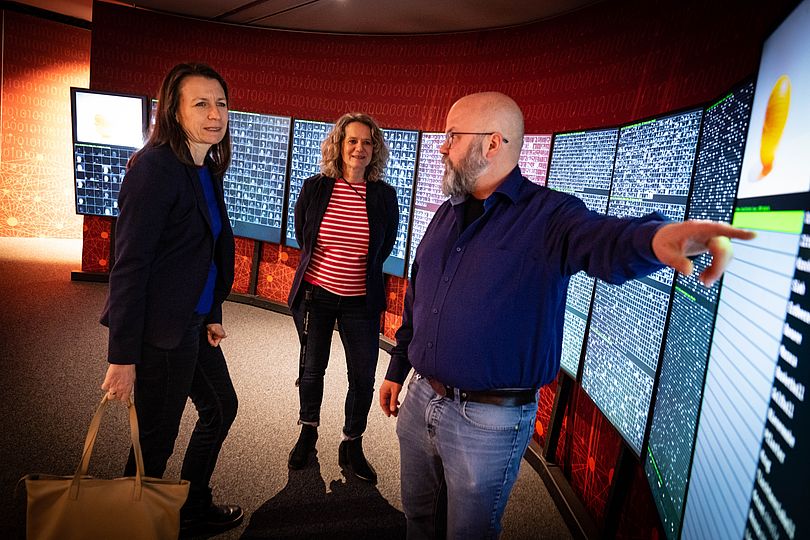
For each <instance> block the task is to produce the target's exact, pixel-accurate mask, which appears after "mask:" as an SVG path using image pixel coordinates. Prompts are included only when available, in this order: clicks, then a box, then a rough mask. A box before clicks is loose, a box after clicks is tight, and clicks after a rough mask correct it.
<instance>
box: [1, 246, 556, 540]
mask: <svg viewBox="0 0 810 540" xmlns="http://www.w3.org/2000/svg"><path fill="white" fill-rule="evenodd" d="M80 258H81V243H80V242H79V241H73V240H52V239H20V238H0V299H2V301H3V307H2V308H1V309H0V503H1V504H0V537H2V538H22V537H23V535H24V526H25V489H24V487H23V486H19V489H17V490H16V492H15V487H17V481H18V480H19V479H20V478H21V477H22V476H23V475H25V474H27V473H50V474H72V473H73V472H74V470H75V468H76V466H77V465H78V461H79V457H80V453H81V447H82V444H83V441H84V437H85V434H86V429H87V426H88V424H89V421H90V418H91V417H92V414H93V412H94V410H95V407H96V405H97V404H98V401H99V400H100V399H101V396H102V394H103V393H102V391H101V390H100V385H101V382H102V380H103V376H104V372H105V369H106V362H105V354H106V338H107V332H106V329H105V328H103V327H102V326H101V325H99V324H98V315H99V313H100V311H101V308H102V305H103V303H104V298H105V295H106V285H105V284H98V283H87V282H76V281H71V280H70V271H71V270H77V269H78V268H79V267H80ZM224 318H225V320H224V325H225V329H226V331H227V332H228V333H229V337H228V338H227V339H226V340H225V341H224V343H223V349H224V351H225V354H226V357H227V358H228V364H229V367H230V370H231V376H232V378H233V381H234V385H235V386H236V390H237V393H238V395H239V400H240V401H239V414H238V416H237V419H236V422H235V423H234V425H233V427H232V429H231V433H230V436H229V438H228V440H226V441H225V445H224V447H223V449H222V453H221V455H220V460H219V463H218V465H217V470H216V472H215V473H214V478H213V485H214V497H215V499H216V500H218V501H220V502H228V503H236V504H240V505H241V506H242V507H243V508H244V509H245V511H246V518H245V522H244V523H243V524H242V525H241V526H240V527H239V528H237V529H234V530H233V531H229V532H228V533H225V534H223V535H221V536H220V537H218V538H240V537H241V538H251V539H253V538H273V539H280V538H286V539H304V538H324V539H325V538H329V539H341V538H363V539H365V538H368V539H371V538H390V539H393V538H404V535H405V531H404V523H405V519H404V516H403V515H402V511H401V504H400V496H399V448H398V443H397V439H396V435H395V432H394V428H395V423H394V420H393V419H389V418H386V417H385V416H384V415H383V414H382V413H381V412H380V411H379V409H378V408H377V406H376V401H375V405H374V409H372V411H371V415H370V418H369V427H368V431H367V432H366V435H365V437H364V440H363V445H364V448H365V449H366V454H367V456H368V457H369V460H370V461H371V462H372V463H373V464H374V466H375V467H376V469H377V471H378V473H379V477H380V481H379V483H378V485H377V486H371V485H369V484H366V483H364V482H361V481H359V480H355V479H352V478H348V479H347V478H346V477H345V476H343V475H342V474H341V471H340V468H339V467H338V464H337V447H338V444H339V443H340V426H341V424H342V410H343V405H342V404H343V398H344V396H345V391H346V378H345V358H344V356H343V351H342V348H341V346H340V340H339V338H337V336H336V337H335V339H334V341H333V349H332V357H331V361H330V366H329V369H328V371H327V381H326V392H325V396H324V408H323V412H322V420H321V424H322V425H321V428H320V431H319V432H320V438H319V441H318V450H319V453H318V460H317V462H316V463H313V464H312V465H311V466H310V467H308V468H306V469H304V470H302V471H290V470H289V469H288V468H287V466H286V460H287V454H288V452H289V450H290V448H291V447H292V445H293V444H294V442H295V439H296V437H297V434H298V426H296V424H295V420H296V418H297V410H298V400H297V391H296V389H295V387H294V386H293V382H294V380H295V377H296V373H297V338H296V336H295V332H294V329H293V324H292V321H291V320H290V318H289V317H288V316H285V315H281V314H278V313H273V312H270V311H266V310H262V309H259V308H256V307H251V306H247V305H243V304H235V303H230V302H228V303H226V305H225V309H224ZM387 365H388V355H387V354H385V353H384V352H382V351H381V352H380V362H379V367H378V371H377V380H378V381H380V380H382V378H383V376H384V373H385V368H386V367H387ZM116 405H118V404H116ZM193 412H194V411H193V407H192V406H191V404H189V407H188V408H187V409H186V415H185V416H184V419H183V425H182V427H181V433H180V437H179V438H178V441H177V448H178V449H179V450H180V451H178V452H176V453H175V455H174V456H173V457H172V459H171V460H170V462H169V467H168V470H167V472H166V476H167V477H179V472H180V463H181V460H182V449H184V448H185V445H186V443H187V441H188V437H189V436H190V433H191V429H192V427H193V421H194V415H193ZM128 439H129V430H128V425H127V423H126V414H125V408H124V407H123V406H115V407H111V408H110V411H109V413H108V415H107V417H106V418H105V421H104V423H103V424H102V430H101V433H100V435H99V439H98V442H97V444H96V449H95V452H94V455H93V460H92V461H91V465H90V468H91V473H92V474H94V475H96V476H100V477H114V476H119V475H120V473H121V470H122V468H123V464H124V461H125V459H126V454H127V450H128V447H129V442H128ZM503 524H504V533H503V535H502V538H503V539H507V540H508V539H529V538H571V535H570V533H569V531H568V529H567V527H566V525H565V523H564V522H563V520H562V518H561V516H560V514H559V512H558V510H557V509H556V507H555V506H554V504H553V502H552V501H551V499H550V497H549V495H548V493H547V491H546V489H545V487H544V485H543V482H542V481H541V480H540V478H539V476H538V475H537V474H536V473H535V471H534V470H533V469H532V468H531V466H530V465H528V464H527V463H526V462H525V461H524V463H523V466H522V468H521V472H520V476H519V477H518V481H517V484H516V486H515V489H514V491H513V494H512V498H511V500H510V502H509V505H508V506H507V509H506V515H505V517H504V521H503Z"/></svg>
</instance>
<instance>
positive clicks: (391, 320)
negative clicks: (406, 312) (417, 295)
mask: <svg viewBox="0 0 810 540" xmlns="http://www.w3.org/2000/svg"><path fill="white" fill-rule="evenodd" d="M407 289H408V280H406V279H404V278H401V277H397V276H389V277H388V281H387V283H386V285H385V300H386V306H385V313H383V329H382V334H383V335H384V336H385V337H387V338H388V339H390V340H394V334H396V333H397V330H399V327H400V325H401V324H402V307H403V306H404V305H405V291H406V290H407Z"/></svg>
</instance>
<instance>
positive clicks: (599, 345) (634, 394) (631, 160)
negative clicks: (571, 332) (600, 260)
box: [582, 109, 703, 456]
mask: <svg viewBox="0 0 810 540" xmlns="http://www.w3.org/2000/svg"><path fill="white" fill-rule="evenodd" d="M702 116H703V110H702V109H698V110H693V111H688V112H684V113H679V114H674V115H670V116H667V117H661V118H657V119H654V120H649V121H645V122H639V123H636V124H633V125H630V126H626V127H623V128H622V129H621V131H620V133H619V143H618V149H617V152H616V164H615V167H614V171H613V184H612V187H611V195H610V201H609V203H608V214H610V215H613V216H620V217H635V216H642V215H644V214H647V213H649V212H652V211H658V212H660V213H662V214H663V215H665V216H666V217H668V218H669V219H671V220H675V221H681V220H683V217H684V214H685V212H686V202H687V197H688V195H689V187H690V183H691V179H692V167H693V165H694V160H695V151H696V149H697V140H698V133H699V130H700V120H701V117H702ZM673 274H674V270H672V269H671V268H664V269H662V270H659V271H658V272H655V273H654V274H651V275H650V276H648V277H644V278H641V279H637V280H633V281H629V282H627V283H625V284H624V285H621V286H617V285H609V284H607V283H605V282H603V281H597V283H596V292H595V293H594V301H593V307H592V308H591V323H590V328H589V331H588V338H587V343H586V347H585V360H584V364H583V368H582V388H583V389H584V390H585V392H586V393H587V394H588V395H589V396H590V397H591V399H593V401H594V403H595V404H596V406H597V407H599V409H600V410H601V411H602V412H603V413H604V415H605V416H606V417H607V418H608V420H610V422H611V423H612V424H613V425H614V426H615V427H616V429H617V430H618V431H619V433H620V434H621V436H622V437H623V438H624V440H625V441H626V442H627V444H628V445H629V446H630V448H632V449H633V451H634V452H635V453H636V454H638V455H639V456H640V455H641V453H642V448H643V445H644V438H645V433H646V428H647V423H648V419H649V413H650V399H651V398H652V390H653V384H654V381H655V374H656V371H657V369H658V358H659V356H660V352H661V340H662V338H663V334H664V323H665V322H666V318H667V310H668V307H669V297H670V293H671V290H672V280H673V277H674V275H673Z"/></svg>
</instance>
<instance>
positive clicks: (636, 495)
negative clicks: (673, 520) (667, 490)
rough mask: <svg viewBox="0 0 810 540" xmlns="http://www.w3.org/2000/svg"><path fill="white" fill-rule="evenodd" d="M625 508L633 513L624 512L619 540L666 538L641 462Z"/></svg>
mask: <svg viewBox="0 0 810 540" xmlns="http://www.w3.org/2000/svg"><path fill="white" fill-rule="evenodd" d="M624 508H627V509H630V508H632V512H622V514H621V518H620V521H619V531H618V533H617V534H616V538H617V539H622V540H659V539H664V538H666V533H664V529H663V527H662V526H661V521H660V520H659V519H658V510H657V509H656V508H655V502H654V501H653V498H652V493H651V492H650V486H649V484H648V483H647V476H646V475H645V474H644V467H643V466H642V465H641V463H640V462H639V463H638V464H637V465H635V467H634V470H633V483H632V485H631V487H630V493H629V494H628V495H627V500H626V501H625V503H624Z"/></svg>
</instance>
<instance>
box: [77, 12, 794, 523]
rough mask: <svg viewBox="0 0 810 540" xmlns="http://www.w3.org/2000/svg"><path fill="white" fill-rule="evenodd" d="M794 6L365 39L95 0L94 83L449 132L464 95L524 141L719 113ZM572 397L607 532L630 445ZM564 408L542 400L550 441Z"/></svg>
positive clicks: (645, 496) (294, 256)
mask: <svg viewBox="0 0 810 540" xmlns="http://www.w3.org/2000/svg"><path fill="white" fill-rule="evenodd" d="M662 4H666V8H665V7H664V6H662ZM789 4H790V2H788V1H780V2H778V6H779V9H774V6H773V5H769V6H767V7H765V6H762V5H756V4H755V3H748V2H743V3H740V2H733V1H731V0H723V1H718V2H701V3H698V2H687V3H683V2H681V3H675V2H645V1H643V0H628V1H614V2H602V3H600V4H597V5H595V6H592V7H589V8H587V9H584V10H581V11H577V12H575V13H572V14H569V15H565V16H561V17H558V18H555V19H552V20H549V21H546V22H540V23H535V24H531V25H527V26H523V27H519V28H513V29H508V30H499V31H486V32H471V33H463V34H452V35H436V36H408V37H387V36H365V37H359V36H341V35H318V34H302V33H292V32H280V31H269V30H258V29H249V28H242V27H238V26H229V25H220V24H214V23H206V22H200V21H194V20H190V19H185V18H175V17H171V16H164V15H157V14H152V13H148V12H145V11H140V10H135V9H130V8H126V7H122V6H115V5H110V4H104V3H99V2H96V3H95V4H94V12H93V13H94V23H93V26H94V29H93V39H92V52H91V78H90V84H91V87H92V88H95V89H99V90H109V91H118V92H132V93H139V94H144V93H145V94H148V95H150V96H154V94H155V91H156V89H157V87H158V85H159V83H160V80H161V78H162V76H163V75H164V74H165V73H166V71H167V70H168V69H169V68H170V67H171V66H172V65H174V64H176V63H178V62H182V61H204V62H208V63H210V64H212V65H213V66H214V67H215V68H216V69H217V70H218V71H220V72H221V73H222V74H223V76H224V77H225V78H226V80H227V81H228V82H229V85H230V87H231V103H230V105H231V107H232V108H233V109H236V110H241V111H250V112H259V113H270V114H277V115H284V116H292V117H295V118H303V119H312V120H326V121H333V120H334V119H336V118H337V117H338V116H340V115H341V114H343V113H345V112H347V111H358V110H359V111H363V112H367V113H369V114H371V115H373V116H374V117H376V119H377V120H378V121H379V123H380V124H381V125H382V126H383V127H387V128H403V129H419V130H425V131H443V130H444V115H445V113H446V112H447V110H448V108H449V107H450V105H451V104H452V103H453V101H455V100H456V99H457V98H458V97H460V96H462V95H465V94H468V93H471V92H476V91H482V90H497V91H502V92H504V93H506V94H508V95H510V96H512V97H513V98H514V99H515V100H516V101H517V102H518V103H519V104H520V106H521V107H522V109H523V111H524V113H525V116H526V131H527V133H550V132H559V131H566V130H575V129H586V128H595V127H602V126H613V125H617V124H621V123H625V122H629V121H632V120H637V119H640V118H644V117H648V116H652V115H656V114H660V113H664V112H668V111H672V110H676V109H679V108H683V107H687V106H693V105H697V104H700V103H703V102H706V101H708V100H710V99H714V98H715V97H717V96H718V95H719V94H721V93H722V92H724V91H726V90H728V89H729V88H730V87H731V86H732V85H733V84H735V83H736V82H738V81H739V80H741V79H742V78H744V77H746V76H748V75H750V74H752V73H753V72H754V71H755V69H756V66H757V62H758V57H759V48H760V44H761V42H762V39H763V37H764V36H765V35H766V33H767V32H768V31H769V30H770V29H771V26H772V25H773V24H774V23H775V21H777V20H779V19H780V18H781V17H782V16H784V14H785V13H786V11H787V8H786V6H788V5H789ZM656 10H657V11H656ZM85 224H86V226H85V230H86V234H85V244H84V245H85V248H84V249H85V252H87V253H92V254H98V253H104V252H105V249H109V248H108V243H109V239H108V238H103V234H102V233H103V232H105V231H109V225H110V224H109V222H108V221H105V220H103V219H100V218H85ZM88 231H89V232H88ZM253 246H254V242H253V241H252V240H246V239H241V240H240V241H239V242H238V244H237V263H236V264H237V271H236V275H237V281H236V284H235V290H236V291H237V292H246V291H247V288H248V280H249V277H250V269H251V265H252V263H253V261H252V258H253V253H254V249H253ZM260 253H261V255H260V257H261V260H260V261H259V265H258V267H259V272H258V284H257V294H258V295H259V296H261V297H264V298H267V299H270V300H273V301H276V302H279V303H284V302H286V296H287V291H288V290H289V287H290V284H291V281H292V274H293V272H294V269H295V266H296V264H297V262H298V252H297V250H294V249H290V248H287V247H284V246H278V245H273V244H265V245H263V246H262V249H261V251H260ZM98 259H99V257H96V256H93V257H86V258H85V259H84V260H83V269H84V270H97V271H106V270H107V268H104V267H99V266H98V265H97V264H95V262H94V261H97V260H98ZM405 287H406V282H405V281H404V280H403V279H400V278H396V277H391V278H389V281H388V308H387V310H386V314H385V324H384V333H385V335H386V336H388V337H392V336H393V332H394V331H395V330H396V328H397V326H398V325H399V322H400V320H401V319H400V312H401V307H402V302H403V299H404V293H405ZM575 400H576V405H577V406H576V408H575V409H574V410H573V417H568V416H567V417H566V420H565V424H564V427H563V435H562V439H561V441H560V447H559V449H558V453H557V456H558V460H560V462H561V463H563V464H565V465H566V469H567V470H568V471H570V474H569V480H570V482H571V484H572V486H573V487H574V489H575V491H576V492H577V493H578V494H579V495H580V497H581V498H582V500H583V502H584V503H585V505H586V507H587V508H588V509H589V511H590V512H591V514H592V516H593V517H594V519H595V520H596V521H597V524H598V525H601V524H602V520H603V518H604V509H605V501H606V497H607V493H608V491H609V489H610V484H611V481H612V474H613V466H614V464H615V460H616V456H617V455H618V451H619V448H620V445H621V441H620V439H619V436H618V435H617V434H616V432H615V430H614V429H613V428H612V427H611V426H610V425H609V424H608V422H607V420H605V419H604V417H603V416H602V415H601V414H600V413H599V411H598V410H596V408H595V407H594V406H593V404H592V403H591V402H590V400H589V399H588V397H587V396H586V395H585V394H584V393H582V392H581V391H579V390H578V391H575ZM552 402H553V392H551V390H550V389H544V390H543V393H542V399H541V406H540V410H539V411H538V434H537V435H538V438H539V439H541V440H542V438H543V436H544V435H545V433H543V432H542V430H545V429H546V428H547V425H548V417H549V414H550V410H551V404H552ZM639 469H640V468H639ZM636 472H638V471H636ZM645 482H646V481H645V479H644V478H643V474H642V475H639V474H636V478H635V481H634V484H633V490H632V494H631V497H632V501H631V502H632V504H633V505H634V507H635V509H636V510H635V511H634V518H635V519H630V520H624V521H623V522H622V524H621V530H620V536H622V537H628V538H629V537H633V538H657V537H658V536H659V535H660V534H661V532H660V531H659V529H658V525H657V517H656V514H655V508H654V506H653V505H652V501H651V499H650V496H649V490H648V489H646V485H645Z"/></svg>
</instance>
